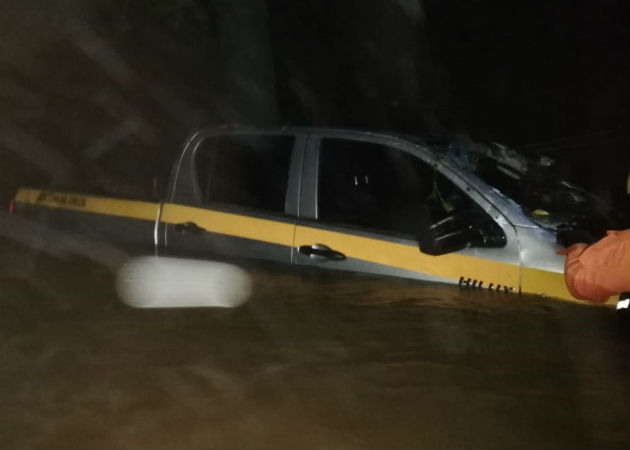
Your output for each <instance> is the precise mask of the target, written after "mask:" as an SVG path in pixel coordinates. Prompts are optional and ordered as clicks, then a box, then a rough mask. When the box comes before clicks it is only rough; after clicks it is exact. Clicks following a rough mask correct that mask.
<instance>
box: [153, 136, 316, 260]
mask: <svg viewBox="0 0 630 450" xmlns="http://www.w3.org/2000/svg"><path fill="white" fill-rule="evenodd" d="M305 140H306V139H305V136H302V135H299V134H298V135H295V134H274V133H260V132H257V133H256V132H251V133H247V132H245V133H243V132H241V133H227V134H221V135H211V134H210V135H203V134H202V135H199V136H197V137H195V138H194V139H193V140H192V141H191V142H189V144H188V146H187V148H186V150H185V151H184V153H183V154H182V158H181V161H180V162H179V164H178V166H177V167H176V168H175V177H174V180H173V181H172V186H171V188H170V190H171V193H170V199H169V200H170V201H169V202H167V203H165V204H164V205H163V210H162V213H161V221H162V224H163V230H162V231H161V232H163V233H165V234H164V242H163V243H162V246H163V248H164V249H165V251H166V253H168V254H176V255H188V256H196V257H201V258H208V259H219V260H237V261H240V262H246V261H274V262H279V263H286V264H290V263H291V258H292V242H293V233H294V228H295V221H296V213H297V195H298V194H297V193H298V188H299V177H300V170H299V169H300V167H301V158H302V153H303V146H304V142H305Z"/></svg>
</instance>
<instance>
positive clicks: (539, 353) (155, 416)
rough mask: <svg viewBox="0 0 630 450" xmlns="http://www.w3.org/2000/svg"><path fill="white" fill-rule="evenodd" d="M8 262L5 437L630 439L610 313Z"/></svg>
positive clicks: (423, 441)
mask: <svg viewBox="0 0 630 450" xmlns="http://www.w3.org/2000/svg"><path fill="white" fill-rule="evenodd" d="M2 259H3V267H5V270H3V271H2V272H0V293H1V294H0V389H1V395H0V417H2V420H1V421H0V447H3V448H461V447H466V448H475V447H478V448H628V446H629V443H630V439H629V425H628V424H629V418H630V407H629V403H630V388H629V383H628V380H629V374H630V369H629V358H628V350H629V345H628V339H627V338H626V337H623V335H620V334H619V329H618V328H617V323H616V322H615V320H614V319H615V317H614V316H613V312H612V311H611V310H608V309H601V308H593V307H583V306H580V305H572V304H564V303H560V302H553V301H550V300H545V299H541V298H534V297H524V296H523V297H519V296H516V295H503V294H497V293H490V292H487V291H474V290H465V289H460V288H457V287H451V286H444V285H436V284H430V283H420V282H408V281H395V280H388V279H375V278H366V277H361V276H356V275H351V274H346V275H343V276H322V275H313V274H300V273H289V274H286V273H285V274H279V273H267V272H264V273H263V272H257V273H254V274H253V275H254V282H255V292H256V294H255V295H254V297H253V298H251V299H250V301H249V302H248V303H247V304H246V305H244V306H242V307H239V308H236V309H231V310H225V309H222V310H218V309H179V310H174V309H170V310H135V309H132V308H129V307H126V306H124V305H122V304H121V303H120V302H119V301H118V300H117V299H116V296H115V294H114V292H113V285H112V277H111V275H109V274H108V273H107V272H106V271H104V270H100V269H98V268H95V267H92V266H90V265H89V264H86V263H85V262H79V263H69V262H63V263H61V262H60V261H58V260H54V259H51V258H48V257H42V256H33V255H29V254H27V253H25V252H23V251H21V250H20V251H17V250H16V249H15V248H11V249H9V250H5V251H4V252H3V257H2ZM9 262H10V264H9Z"/></svg>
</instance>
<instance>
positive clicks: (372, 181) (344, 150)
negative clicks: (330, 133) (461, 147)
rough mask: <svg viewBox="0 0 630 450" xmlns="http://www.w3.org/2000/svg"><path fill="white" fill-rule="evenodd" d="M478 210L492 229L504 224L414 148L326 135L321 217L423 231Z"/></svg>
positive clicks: (399, 231) (396, 231) (406, 232)
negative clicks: (427, 161)
mask: <svg viewBox="0 0 630 450" xmlns="http://www.w3.org/2000/svg"><path fill="white" fill-rule="evenodd" d="M471 210H475V211H477V210H478V212H481V216H482V217H487V219H488V221H489V222H488V223H487V224H484V225H483V226H484V227H486V228H488V232H489V233H493V234H499V235H502V236H504V234H503V231H502V230H501V228H500V227H499V226H498V225H496V223H495V222H494V221H492V219H491V218H490V216H489V215H487V214H486V213H485V212H483V211H482V209H481V207H480V206H479V205H477V204H476V203H475V202H474V201H473V200H472V199H471V198H470V197H469V196H468V195H466V193H464V192H463V191H462V190H461V189H460V188H459V187H457V186H456V185H455V184H453V183H452V182H451V181H450V180H449V179H448V178H446V177H445V176H443V175H442V174H440V173H439V172H437V171H436V170H435V169H434V168H433V167H431V166H430V165H429V164H427V163H425V162H424V161H422V160H421V159H420V158H418V157H416V156H414V155H413V154H411V153H408V152H405V151H403V150H399V149H396V148H393V147H389V146H386V145H382V144H376V143H371V142H363V141H353V140H346V139H323V140H322V141H321V147H320V155H319V182H318V219H319V220H321V221H323V222H327V223H331V224H339V225H350V226H356V227H361V228H366V229H371V230H374V231H379V232H384V233H386V234H393V235H402V236H408V237H418V235H419V233H420V232H421V230H422V229H423V228H422V227H423V226H425V227H426V226H427V225H429V224H431V223H435V222H438V221H440V220H442V219H444V218H446V217H448V216H450V215H452V214H456V213H458V212H468V211H471Z"/></svg>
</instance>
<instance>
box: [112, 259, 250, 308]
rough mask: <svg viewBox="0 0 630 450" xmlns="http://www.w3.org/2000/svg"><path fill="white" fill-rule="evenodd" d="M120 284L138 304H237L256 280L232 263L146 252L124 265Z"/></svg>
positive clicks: (126, 298)
mask: <svg viewBox="0 0 630 450" xmlns="http://www.w3.org/2000/svg"><path fill="white" fill-rule="evenodd" d="M116 287H117V290H118V295H119V296H120V298H121V300H122V301H123V302H124V303H126V304H127V305H129V306H133V307H135V308H195V307H196V308H199V307H215V308H216V307H218V308H234V307H236V306H239V305H242V304H243V303H245V302H246V301H247V299H248V298H249V296H250V294H251V291H252V280H251V278H250V276H249V275H248V274H247V272H245V271H244V270H243V269H241V268H240V267H237V266H234V265H231V264H225V263H219V262H213V261H200V260H194V259H182V258H167V257H161V256H143V257H139V258H134V259H131V260H130V261H128V262H127V263H125V264H124V265H123V266H122V268H121V269H120V270H119V271H118V275H117V280H116Z"/></svg>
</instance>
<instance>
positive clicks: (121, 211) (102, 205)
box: [15, 189, 158, 220]
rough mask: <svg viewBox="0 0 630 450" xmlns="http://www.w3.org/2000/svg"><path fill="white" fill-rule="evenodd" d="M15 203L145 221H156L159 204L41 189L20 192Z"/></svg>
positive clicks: (21, 190)
mask: <svg viewBox="0 0 630 450" xmlns="http://www.w3.org/2000/svg"><path fill="white" fill-rule="evenodd" d="M15 202H22V203H29V204H33V205H41V206H47V207H49V208H61V209H70V210H74V211H83V212H91V213H96V214H105V215H108V216H122V217H131V218H134V219H144V220H155V218H156V215H157V211H158V205H157V203H151V202H142V201H137V200H123V199H116V198H109V197H96V196H91V195H81V194H72V193H65V192H54V191H45V190H40V189H20V190H18V192H17V194H16V195H15Z"/></svg>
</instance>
